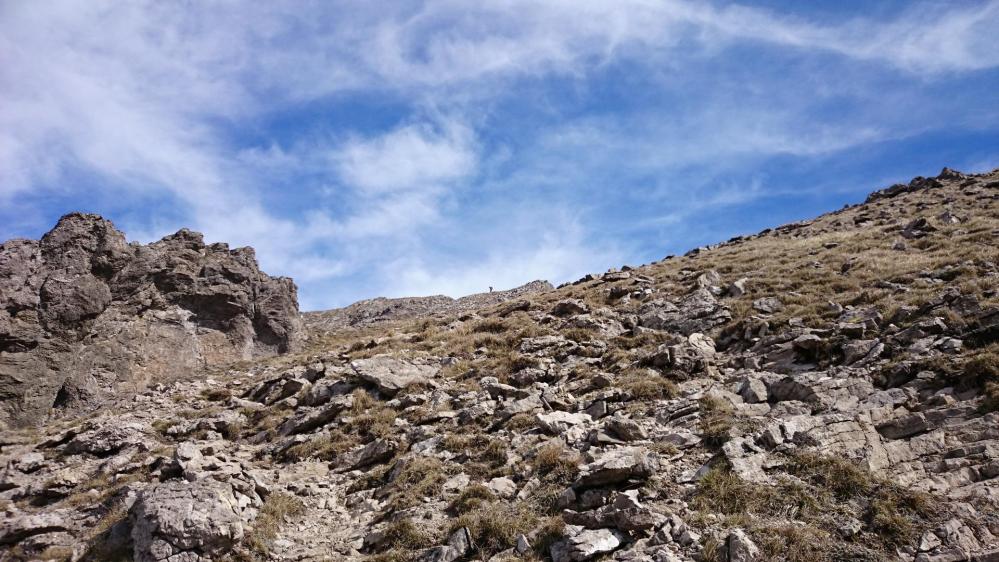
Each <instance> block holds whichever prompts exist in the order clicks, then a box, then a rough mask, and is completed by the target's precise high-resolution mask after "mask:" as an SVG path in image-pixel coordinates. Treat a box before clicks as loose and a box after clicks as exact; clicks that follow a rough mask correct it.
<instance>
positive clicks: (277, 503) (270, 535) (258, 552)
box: [242, 492, 305, 560]
mask: <svg viewBox="0 0 999 562" xmlns="http://www.w3.org/2000/svg"><path fill="white" fill-rule="evenodd" d="M303 511H305V505H304V504H302V500H300V499H298V498H296V497H295V496H292V495H289V494H285V493H283V492H273V493H271V494H270V495H268V496H267V498H266V499H265V500H264V505H263V506H261V508H260V513H259V514H258V515H257V518H256V520H254V522H253V527H252V529H251V530H250V531H249V532H248V533H247V534H246V536H245V537H244V538H243V544H244V545H246V547H247V548H248V549H249V550H248V551H244V552H243V553H242V557H243V560H255V559H258V558H265V559H266V558H267V555H268V553H269V552H270V548H271V543H272V542H273V541H274V539H275V538H276V537H277V534H278V531H280V530H281V525H283V524H284V520H285V518H286V517H290V516H295V515H298V514H300V513H302V512H303Z"/></svg>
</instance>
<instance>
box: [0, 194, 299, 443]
mask: <svg viewBox="0 0 999 562" xmlns="http://www.w3.org/2000/svg"><path fill="white" fill-rule="evenodd" d="M296 293H297V289H296V287H295V284H294V283H293V282H292V281H291V279H287V278H274V277H270V276H268V275H266V274H265V273H263V272H261V271H260V269H259V268H258V266H257V262H256V259H255V256H254V252H253V249H251V248H238V249H234V250H230V249H229V248H228V246H227V245H225V244H209V245H206V244H205V243H204V241H203V239H202V236H201V234H199V233H196V232H192V231H189V230H186V229H185V230H181V231H179V232H177V233H176V234H173V235H171V236H167V237H165V238H163V239H162V240H160V241H158V242H154V243H152V244H148V245H140V244H137V243H131V244H130V243H128V242H127V241H126V239H125V235H124V234H122V233H121V232H120V231H118V230H117V229H116V228H115V227H114V225H113V224H112V223H111V222H110V221H108V220H105V219H103V218H101V217H99V216H97V215H89V214H80V213H74V214H69V215H66V216H64V217H62V219H60V220H59V223H58V224H57V225H56V227H55V228H54V229H52V230H51V231H50V232H49V233H47V234H45V235H44V236H43V237H42V239H41V240H38V241H34V240H11V241H8V242H5V243H3V244H2V245H0V424H11V425H27V424H34V423H37V422H39V421H41V420H42V419H43V417H44V416H45V415H46V414H47V413H48V412H49V411H50V409H52V408H57V409H58V408H68V407H80V406H89V405H94V404H98V403H100V401H101V398H102V396H106V395H108V394H110V393H114V392H117V391H121V390H137V389H141V388H143V387H144V386H145V385H146V384H147V383H149V382H151V381H162V380H168V379H171V378H176V377H178V376H184V375H189V374H193V373H194V372H196V371H197V370H198V369H200V368H202V367H204V366H205V365H213V364H220V363H224V362H229V361H233V360H238V359H250V358H253V357H258V356H263V355H270V354H275V353H283V352H286V351H288V350H290V349H292V348H294V347H295V346H296V345H297V344H298V343H299V341H300V339H301V338H302V322H301V319H300V315H299V312H298V303H297V294H296Z"/></svg>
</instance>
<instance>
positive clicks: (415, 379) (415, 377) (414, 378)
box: [350, 355, 440, 396]
mask: <svg viewBox="0 0 999 562" xmlns="http://www.w3.org/2000/svg"><path fill="white" fill-rule="evenodd" d="M350 366H351V368H353V369H354V372H355V373H357V376H359V377H360V378H362V379H363V380H366V381H368V382H370V383H372V384H374V385H375V386H376V387H378V390H379V392H381V393H383V394H385V395H387V396H395V394H396V393H398V392H399V391H400V390H402V389H404V388H406V387H409V386H413V385H417V384H424V383H426V382H428V381H429V380H430V379H432V378H433V377H435V376H436V375H437V373H439V372H440V365H439V364H436V365H435V364H433V363H432V362H431V361H422V362H418V361H416V360H414V361H407V360H403V359H397V358H395V357H390V356H388V355H378V356H375V357H371V358H369V359H358V360H356V361H351V362H350Z"/></svg>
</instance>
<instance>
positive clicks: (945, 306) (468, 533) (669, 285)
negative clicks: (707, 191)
mask: <svg viewBox="0 0 999 562" xmlns="http://www.w3.org/2000/svg"><path fill="white" fill-rule="evenodd" d="M997 236H999V170H996V171H994V172H992V173H989V174H979V175H964V174H960V173H957V172H953V171H950V170H945V171H944V173H943V174H941V175H940V176H938V177H937V178H931V179H929V180H927V179H921V178H919V179H917V180H914V181H913V182H912V183H910V184H908V185H906V186H903V187H901V188H890V189H889V190H887V191H885V192H881V193H880V194H879V195H876V196H873V197H872V198H871V199H869V201H868V202H867V203H865V204H863V205H856V206H852V207H849V208H845V209H842V210H840V211H837V212H834V213H830V214H827V215H824V216H821V217H818V218H816V219H815V220H812V221H806V222H801V223H795V224H792V225H785V226H782V227H778V228H775V229H772V230H767V231H764V232H762V233H759V234H757V235H752V236H746V237H741V238H738V239H733V240H730V241H728V242H726V243H723V244H719V245H716V246H711V247H705V248H698V249H696V250H694V251H691V252H690V253H688V254H687V255H685V256H681V257H673V258H668V259H665V260H662V261H660V262H657V263H654V264H651V265H647V266H642V267H636V268H622V270H620V271H618V270H614V271H611V272H608V273H607V274H603V275H589V276H587V277H585V278H584V279H581V280H579V281H578V282H576V283H573V284H568V285H566V286H564V287H561V288H559V289H557V290H549V291H547V292H542V293H535V294H531V295H527V296H524V297H522V298H518V299H516V300H513V301H508V302H500V303H496V304H493V305H490V306H485V307H483V308H479V309H475V310H466V311H462V312H460V313H459V314H450V315H449V314H442V315H441V316H440V317H437V316H432V317H430V318H427V319H426V321H420V322H414V321H413V320H412V318H406V319H401V320H394V321H385V322H382V323H378V324H374V325H361V326H358V327H349V328H343V329H339V330H336V331H333V332H331V333H325V334H323V336H322V337H316V338H311V339H310V341H309V346H310V347H307V348H305V349H302V350H300V351H299V352H297V353H292V354H289V355H285V356H282V357H278V358H275V359H271V360H268V361H266V362H258V363H255V364H251V365H249V366H245V365H244V366H240V367H238V368H235V367H234V368H232V369H229V370H227V371H225V372H215V373H213V374H212V376H204V377H202V378H200V379H195V380H179V381H175V382H171V383H167V384H163V385H160V386H158V387H156V388H152V389H149V390H147V391H145V392H142V393H140V394H138V395H137V396H135V397H134V398H129V399H127V400H126V399H115V401H113V402H112V403H110V404H109V407H108V408H107V409H106V411H105V412H103V413H102V414H100V415H97V416H94V417H92V418H89V419H86V420H75V419H65V420H63V421H61V422H60V423H58V424H53V425H50V426H47V427H45V428H44V430H43V431H41V432H40V433H39V432H18V431H5V432H3V433H2V434H0V438H2V439H0V447H2V449H0V463H2V465H3V466H4V468H3V469H2V471H0V508H2V509H3V517H2V518H0V549H6V550H4V551H3V552H2V553H0V560H3V561H6V560H22V559H47V560H79V559H83V560H127V559H133V560H168V561H173V562H177V561H185V562H187V561H198V562H203V561H208V560H223V559H227V558H228V559H233V560H240V561H241V560H288V561H290V560H296V561H298V560H316V561H329V560H336V561H346V562H360V561H372V562H402V561H417V562H471V561H477V562H486V561H489V562H510V561H520V560H524V561H539V560H545V561H548V560H551V561H552V562H585V561H589V560H614V561H620V562H625V561H643V562H644V561H649V560H651V561H654V562H677V561H698V562H736V561H738V562H763V561H771V560H772V561H778V560H779V561H783V560H787V561H794V562H805V561H808V562H811V561H819V562H834V561H842V560H853V561H871V562H881V561H885V562H887V561H905V562H956V561H967V562H992V561H995V560H999V429H997V428H999V289H997V287H999V265H997V263H999V245H997V244H996V238H997Z"/></svg>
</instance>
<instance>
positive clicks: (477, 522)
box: [451, 502, 538, 558]
mask: <svg viewBox="0 0 999 562" xmlns="http://www.w3.org/2000/svg"><path fill="white" fill-rule="evenodd" d="M537 522H538V516H537V514H535V513H534V512H533V511H532V510H531V509H530V508H529V507H528V506H527V505H525V504H523V503H514V504H508V503H504V502H488V503H484V504H482V505H481V506H479V507H478V508H477V509H474V510H472V511H470V512H468V513H465V514H463V515H462V516H461V517H458V518H457V519H456V520H455V521H454V523H453V524H452V525H451V531H452V532H453V531H454V530H456V529H460V528H461V527H468V531H469V533H470V534H471V535H472V540H473V542H474V543H475V544H476V545H477V546H478V548H479V553H480V554H482V555H484V556H485V557H486V558H488V557H489V556H490V555H492V554H495V553H497V552H500V551H502V550H506V549H508V548H511V547H512V546H514V542H515V541H516V538H517V535H518V534H521V533H524V534H527V533H529V532H531V531H532V530H533V529H534V528H535V527H536V525H537Z"/></svg>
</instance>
